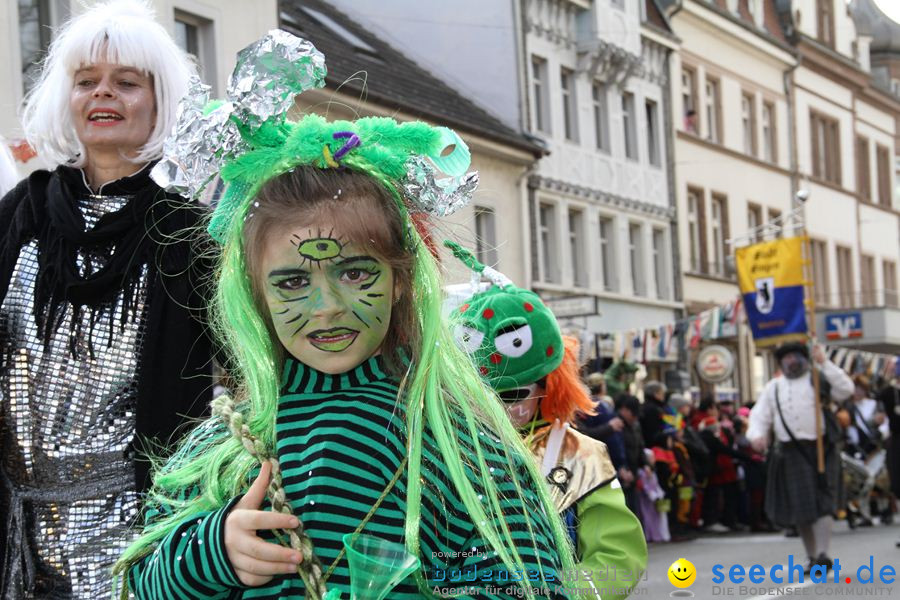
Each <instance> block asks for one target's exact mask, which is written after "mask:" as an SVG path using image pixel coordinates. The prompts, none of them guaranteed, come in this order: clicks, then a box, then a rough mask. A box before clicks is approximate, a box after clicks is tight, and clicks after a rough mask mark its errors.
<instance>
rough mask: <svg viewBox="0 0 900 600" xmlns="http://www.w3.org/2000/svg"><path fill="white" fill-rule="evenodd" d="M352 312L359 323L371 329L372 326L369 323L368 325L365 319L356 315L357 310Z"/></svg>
mask: <svg viewBox="0 0 900 600" xmlns="http://www.w3.org/2000/svg"><path fill="white" fill-rule="evenodd" d="M350 312H352V313H353V316H354V317H356V318H357V319H359V321H360V322H361V323H362V324H363V325H365V326H366V327H371V325H369V324H368V323H366V321H365V319H363V318H362V317H361V316H359V315H358V314H357V313H356V311H355V310H351V311H350Z"/></svg>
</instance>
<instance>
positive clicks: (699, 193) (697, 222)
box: [687, 188, 706, 273]
mask: <svg viewBox="0 0 900 600" xmlns="http://www.w3.org/2000/svg"><path fill="white" fill-rule="evenodd" d="M687 197H688V218H687V224H688V241H689V243H690V254H689V256H690V261H691V264H690V270H691V271H693V272H694V273H705V272H706V219H705V217H704V212H705V211H704V207H703V190H699V189H696V188H688V195H687Z"/></svg>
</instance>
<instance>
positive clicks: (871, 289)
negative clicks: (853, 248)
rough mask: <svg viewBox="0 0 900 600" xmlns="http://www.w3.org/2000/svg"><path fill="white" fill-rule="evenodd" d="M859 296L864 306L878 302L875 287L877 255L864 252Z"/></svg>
mask: <svg viewBox="0 0 900 600" xmlns="http://www.w3.org/2000/svg"><path fill="white" fill-rule="evenodd" d="M859 285H860V290H859V296H860V301H861V302H862V307H867V306H876V305H877V304H878V300H877V296H878V294H877V293H876V291H877V290H876V289H875V257H874V256H866V255H865V254H863V255H862V256H861V257H860V261H859Z"/></svg>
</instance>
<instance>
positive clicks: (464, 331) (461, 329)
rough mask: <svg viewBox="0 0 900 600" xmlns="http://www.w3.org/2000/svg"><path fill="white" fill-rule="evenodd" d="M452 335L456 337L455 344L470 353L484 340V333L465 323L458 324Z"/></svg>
mask: <svg viewBox="0 0 900 600" xmlns="http://www.w3.org/2000/svg"><path fill="white" fill-rule="evenodd" d="M453 337H454V338H456V343H457V345H458V346H459V347H460V348H462V349H463V350H465V351H466V352H468V353H470V354H471V353H473V352H475V351H476V350H478V348H479V347H480V346H481V342H483V341H484V333H482V332H481V331H478V330H477V329H475V328H473V327H468V326H466V325H458V326H457V327H456V329H455V330H454V332H453Z"/></svg>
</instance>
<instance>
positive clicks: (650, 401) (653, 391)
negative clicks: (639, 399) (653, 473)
mask: <svg viewBox="0 0 900 600" xmlns="http://www.w3.org/2000/svg"><path fill="white" fill-rule="evenodd" d="M668 408H669V407H668V406H667V405H666V386H664V385H663V384H662V383H660V382H658V381H649V382H647V383H646V384H645V385H644V404H643V406H642V407H641V432H642V433H643V434H644V441H646V442H647V446H648V447H651V448H652V447H653V446H662V445H665V444H666V440H665V436H667V435H670V434H671V433H673V432H674V427H673V426H672V425H671V424H669V423H666V419H665V416H666V415H667V414H674V410H673V411H671V412H670V411H669V410H668Z"/></svg>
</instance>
